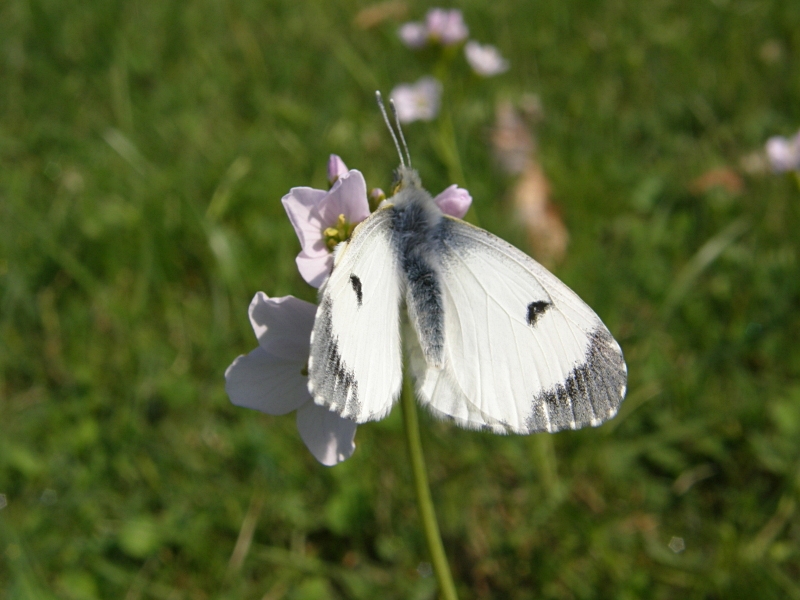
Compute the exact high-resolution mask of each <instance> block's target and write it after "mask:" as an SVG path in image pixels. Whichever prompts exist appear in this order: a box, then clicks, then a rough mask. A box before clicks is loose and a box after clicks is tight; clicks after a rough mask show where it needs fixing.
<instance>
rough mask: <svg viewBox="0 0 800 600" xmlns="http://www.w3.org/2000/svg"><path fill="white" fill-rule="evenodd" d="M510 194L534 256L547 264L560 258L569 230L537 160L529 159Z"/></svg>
mask: <svg viewBox="0 0 800 600" xmlns="http://www.w3.org/2000/svg"><path fill="white" fill-rule="evenodd" d="M511 194H512V196H511V197H512V199H513V202H514V210H515V211H516V213H517V215H518V216H519V218H520V219H521V221H522V225H523V227H524V228H525V233H526V234H527V236H528V243H529V244H530V246H531V250H532V252H533V256H534V258H536V259H537V260H538V261H539V262H541V263H543V264H544V265H546V266H547V265H553V264H555V263H558V262H560V261H561V260H563V258H564V256H565V255H566V253H567V244H568V243H569V232H568V231H567V228H566V226H565V225H564V222H563V221H562V220H561V215H560V214H559V210H558V209H557V208H556V207H555V206H554V205H553V204H552V203H551V202H550V199H549V196H550V184H549V182H548V181H547V177H545V174H544V171H542V168H541V167H540V166H539V164H538V163H536V162H535V161H533V160H532V159H530V160H528V162H527V164H526V166H525V169H524V171H523V172H522V175H521V176H520V178H519V181H517V183H516V185H515V186H514V189H513V190H512V192H511Z"/></svg>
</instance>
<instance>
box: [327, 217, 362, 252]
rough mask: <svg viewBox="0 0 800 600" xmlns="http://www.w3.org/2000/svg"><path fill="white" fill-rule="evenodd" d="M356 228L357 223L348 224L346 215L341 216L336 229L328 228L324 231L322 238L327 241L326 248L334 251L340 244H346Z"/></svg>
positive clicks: (337, 220)
mask: <svg viewBox="0 0 800 600" xmlns="http://www.w3.org/2000/svg"><path fill="white" fill-rule="evenodd" d="M355 228H356V225H355V223H348V222H347V219H345V218H344V215H339V218H338V219H336V225H335V226H334V227H326V228H325V229H323V231H322V238H323V239H324V240H325V247H326V248H328V250H333V249H334V248H335V247H336V245H337V244H339V243H340V242H346V241H347V240H349V239H350V236H351V235H352V234H353V229H355Z"/></svg>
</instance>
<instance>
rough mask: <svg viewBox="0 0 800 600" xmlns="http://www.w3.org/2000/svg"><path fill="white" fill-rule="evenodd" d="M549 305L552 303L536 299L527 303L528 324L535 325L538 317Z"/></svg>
mask: <svg viewBox="0 0 800 600" xmlns="http://www.w3.org/2000/svg"><path fill="white" fill-rule="evenodd" d="M551 306H552V304H551V303H550V302H546V301H544V300H537V301H535V302H531V303H530V304H528V317H527V320H528V325H531V326H533V325H536V321H538V320H539V317H541V316H542V315H543V314H544V313H545V311H546V310H547V309H548V308H550V307H551Z"/></svg>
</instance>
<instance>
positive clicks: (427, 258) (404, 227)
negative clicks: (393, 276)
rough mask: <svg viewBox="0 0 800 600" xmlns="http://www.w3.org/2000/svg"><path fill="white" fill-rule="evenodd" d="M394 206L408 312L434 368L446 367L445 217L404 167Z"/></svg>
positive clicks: (415, 176)
mask: <svg viewBox="0 0 800 600" xmlns="http://www.w3.org/2000/svg"><path fill="white" fill-rule="evenodd" d="M393 189H394V190H395V194H394V196H392V197H391V198H390V199H389V200H388V201H389V202H390V203H391V204H392V209H391V210H392V213H393V214H392V230H393V236H394V247H395V250H396V251H397V254H398V259H399V263H400V268H401V271H402V274H403V280H404V283H405V289H406V309H407V311H408V316H409V318H410V320H411V322H412V324H413V325H414V328H415V329H416V331H417V333H418V335H419V342H420V347H421V348H422V352H423V354H424V355H425V359H426V361H427V362H428V365H430V366H432V367H435V368H442V366H443V363H444V354H443V351H444V307H443V302H442V290H441V283H440V280H439V269H440V261H439V255H440V252H441V250H440V247H439V243H440V233H441V227H442V225H443V219H444V216H443V214H442V211H441V210H440V209H439V207H438V206H437V205H436V203H435V202H434V201H433V198H432V197H431V195H430V194H429V193H428V192H427V191H426V190H425V189H423V187H422V183H421V182H420V179H419V175H418V174H417V172H416V171H414V170H413V169H411V168H408V167H404V166H401V167H399V168H398V169H397V171H396V172H395V186H394V187H393Z"/></svg>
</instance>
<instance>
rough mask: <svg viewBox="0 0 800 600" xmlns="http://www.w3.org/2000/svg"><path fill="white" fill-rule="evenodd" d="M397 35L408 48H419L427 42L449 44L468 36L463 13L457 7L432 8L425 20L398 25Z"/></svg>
mask: <svg viewBox="0 0 800 600" xmlns="http://www.w3.org/2000/svg"><path fill="white" fill-rule="evenodd" d="M398 35H399V36H400V39H401V40H402V41H403V43H404V44H405V45H406V46H408V47H409V48H421V47H422V46H424V45H425V44H427V43H428V42H433V43H439V44H442V45H443V46H451V45H453V44H457V43H459V42H462V41H464V40H465V39H467V36H469V28H468V27H467V25H466V23H464V15H463V13H462V12H461V11H460V10H458V9H455V8H454V9H449V10H448V9H445V8H432V9H431V10H429V11H428V14H427V15H425V22H424V23H420V22H419V21H411V22H409V23H405V24H403V25H402V26H401V27H400V30H399V31H398Z"/></svg>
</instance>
